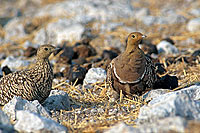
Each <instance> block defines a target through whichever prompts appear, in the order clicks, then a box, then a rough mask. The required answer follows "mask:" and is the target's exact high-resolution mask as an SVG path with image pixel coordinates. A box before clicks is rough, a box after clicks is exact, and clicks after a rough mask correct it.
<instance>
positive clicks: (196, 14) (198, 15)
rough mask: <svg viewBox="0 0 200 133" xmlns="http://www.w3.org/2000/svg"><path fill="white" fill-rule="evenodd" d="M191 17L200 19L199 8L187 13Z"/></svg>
mask: <svg viewBox="0 0 200 133" xmlns="http://www.w3.org/2000/svg"><path fill="white" fill-rule="evenodd" d="M189 12H190V13H191V14H192V15H194V16H196V17H200V8H197V9H193V8H192V9H191V10H190V11H189Z"/></svg>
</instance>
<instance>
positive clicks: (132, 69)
mask: <svg viewBox="0 0 200 133" xmlns="http://www.w3.org/2000/svg"><path fill="white" fill-rule="evenodd" d="M144 37H145V36H144V35H142V34H141V33H139V32H133V33H131V34H130V35H129V36H128V40H127V47H126V50H125V51H124V52H123V53H122V54H120V55H119V56H117V57H116V58H114V59H113V60H112V61H111V63H110V65H109V66H108V69H107V81H108V83H109V85H110V86H111V88H112V89H114V90H115V91H116V92H117V93H120V90H122V92H123V94H125V95H128V96H132V95H135V94H136V95H141V94H143V93H144V92H145V91H146V90H147V89H148V88H152V86H153V84H154V83H155V81H156V79H157V78H156V73H155V67H154V65H153V63H152V61H151V59H150V58H149V57H147V56H145V54H144V52H143V51H142V50H141V49H140V48H139V47H138V45H139V43H140V42H141V40H142V39H143V38H144Z"/></svg>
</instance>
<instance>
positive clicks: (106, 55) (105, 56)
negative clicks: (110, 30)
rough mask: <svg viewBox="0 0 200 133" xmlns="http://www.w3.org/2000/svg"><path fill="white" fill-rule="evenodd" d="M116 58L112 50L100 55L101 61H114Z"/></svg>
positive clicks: (116, 54)
mask: <svg viewBox="0 0 200 133" xmlns="http://www.w3.org/2000/svg"><path fill="white" fill-rule="evenodd" d="M117 56H118V53H116V52H115V51H113V50H104V51H103V53H102V58H103V59H110V60H112V59H114V58H115V57H117Z"/></svg>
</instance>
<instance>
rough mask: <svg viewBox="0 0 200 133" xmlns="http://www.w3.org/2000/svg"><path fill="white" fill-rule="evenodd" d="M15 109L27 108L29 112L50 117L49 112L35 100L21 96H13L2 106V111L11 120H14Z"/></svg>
mask: <svg viewBox="0 0 200 133" xmlns="http://www.w3.org/2000/svg"><path fill="white" fill-rule="evenodd" d="M17 110H28V111H30V112H34V113H38V114H39V115H41V116H44V117H48V118H50V115H49V113H48V112H47V111H46V110H45V108H44V107H43V106H42V105H41V104H40V103H39V102H38V101H37V100H35V101H27V100H24V99H22V98H21V97H16V96H15V97H14V98H13V99H12V100H11V101H10V102H8V103H7V104H6V105H4V107H3V111H4V112H5V113H6V114H7V115H8V116H9V117H10V119H11V120H13V121H15V120H16V111H17Z"/></svg>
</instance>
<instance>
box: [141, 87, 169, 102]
mask: <svg viewBox="0 0 200 133" xmlns="http://www.w3.org/2000/svg"><path fill="white" fill-rule="evenodd" d="M169 92H170V90H168V89H156V90H151V91H148V92H147V93H145V94H144V95H143V96H142V98H143V99H145V101H151V100H152V99H154V98H156V97H158V96H160V95H163V94H166V93H169Z"/></svg>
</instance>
